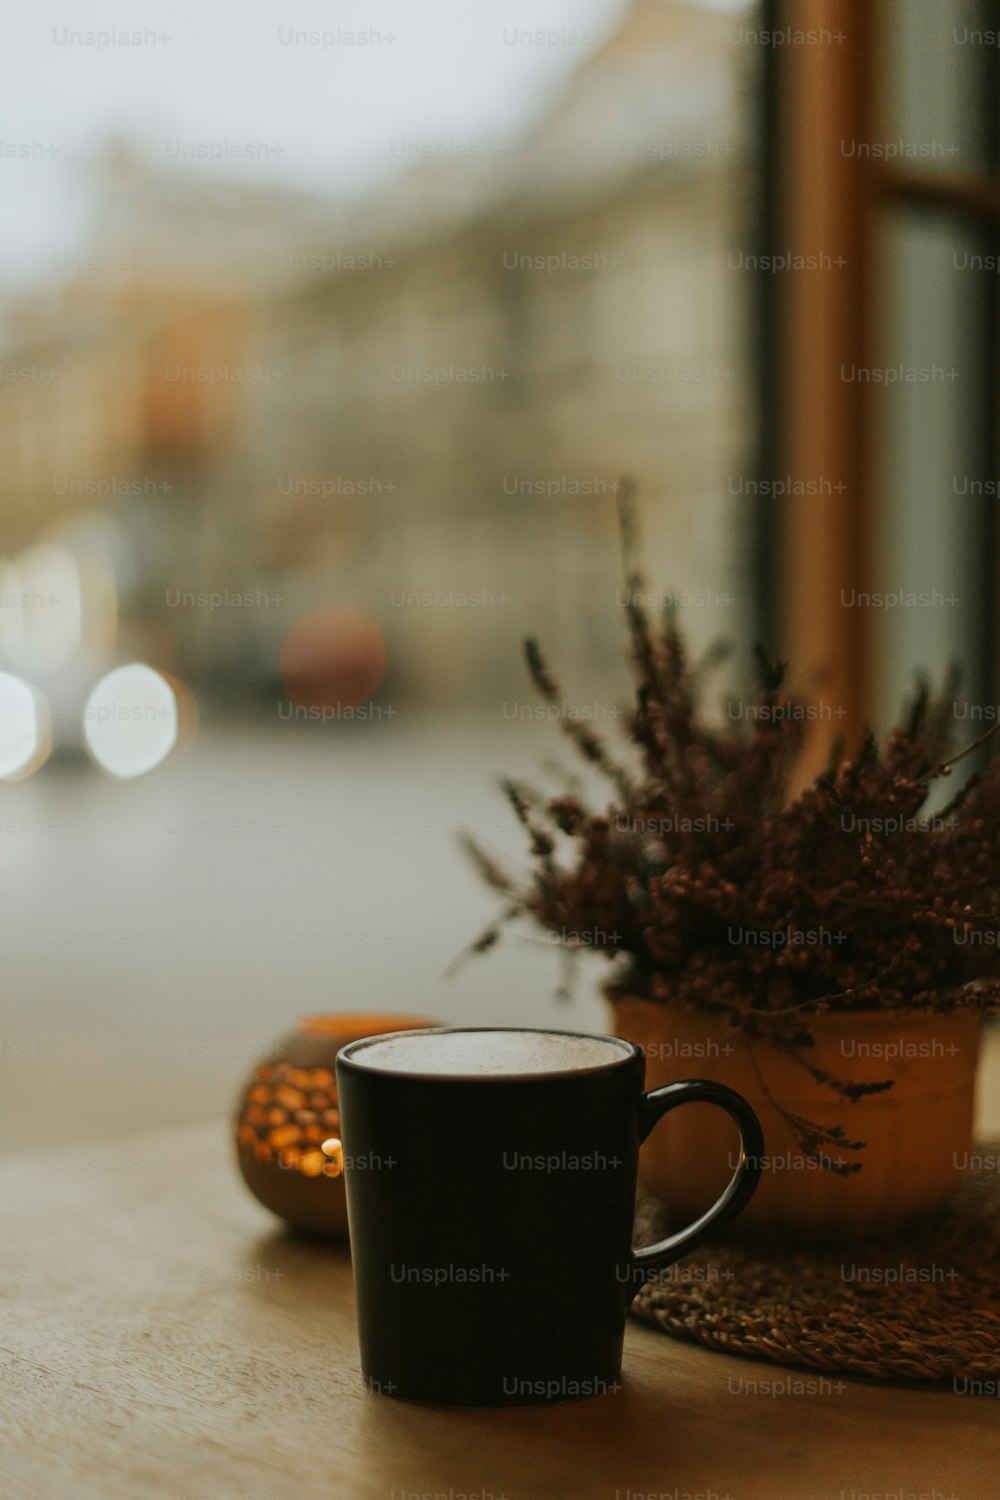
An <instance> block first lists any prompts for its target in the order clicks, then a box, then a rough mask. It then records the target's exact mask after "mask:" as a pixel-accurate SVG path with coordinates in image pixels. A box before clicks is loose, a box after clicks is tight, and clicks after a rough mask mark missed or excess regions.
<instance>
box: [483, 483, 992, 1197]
mask: <svg viewBox="0 0 1000 1500" xmlns="http://www.w3.org/2000/svg"><path fill="white" fill-rule="evenodd" d="M621 534H622V552H623V562H624V573H625V585H626V587H625V599H626V601H627V603H626V605H625V619H626V626H627V630H628V638H629V658H630V665H631V672H632V677H633V680H634V689H635V703H634V707H633V709H632V711H631V713H630V715H629V718H628V720H627V728H628V734H629V737H630V739H631V741H632V743H633V752H632V755H631V760H632V761H633V762H635V764H633V765H623V764H621V763H620V762H619V760H618V759H617V758H616V757H615V756H613V755H612V754H611V753H610V752H609V751H608V749H607V748H606V746H605V745H604V743H603V742H602V740H601V739H600V738H599V736H597V735H596V734H595V733H594V731H593V730H592V728H591V727H590V726H589V725H588V724H586V723H585V722H583V721H582V720H580V719H578V718H575V717H570V716H567V715H566V714H565V713H564V712H563V713H561V716H560V719H559V727H560V729H561V731H562V732H563V733H564V734H565V735H566V737H567V738H568V740H569V741H570V743H571V744H572V745H573V746H574V748H575V749H576V750H577V752H578V753H579V754H580V755H581V756H582V757H583V759H584V760H585V761H586V762H587V763H588V765H589V766H590V767H591V768H593V769H594V770H595V771H597V772H598V773H600V774H601V775H602V776H603V778H604V779H605V780H606V781H607V782H608V783H609V786H610V790H611V800H610V801H609V802H608V804H607V805H605V806H603V807H601V808H593V807H589V806H587V805H585V802H584V800H583V796H582V794H581V793H580V791H579V790H574V791H572V792H570V793H567V794H564V795H560V796H556V797H546V796H544V795H542V794H540V793H538V792H536V791H534V790H532V789H531V788H528V787H525V786H522V785H515V784H514V783H512V782H510V781H505V782H504V783H503V789H504V792H505V795H506V796H507V799H508V801H509V802H510V805H511V807H512V809H513V811H514V814H515V816H516V818H517V819H518V821H519V822H520V823H521V825H522V827H523V829H524V831H525V833H526V834H527V836H528V839H529V842H530V851H531V859H532V864H531V871H530V874H529V875H528V876H527V877H520V878H519V877H515V876H512V875H509V874H508V873H507V872H506V871H505V870H504V869H503V868H502V867H501V865H500V864H499V863H498V862H497V861H496V860H495V859H494V858H493V857H492V856H491V855H490V854H488V853H487V852H486V851H485V850H484V849H482V848H481V847H480V846H479V845H478V844H477V843H476V841H475V840H474V839H471V838H470V839H468V840H466V845H467V848H468V850H469V852H470V853H471V855H472V857H473V859H474V861H475V863H476V866H477V868H478V870H479V872H480V875H481V876H482V877H483V878H484V879H485V880H486V882H487V883H488V884H489V885H490V886H491V887H492V888H493V889H494V890H495V891H496V892H498V894H499V895H500V897H501V899H502V903H503V905H502V910H501V913H500V915H499V917H498V918H497V919H496V921H495V922H494V923H492V924H491V925H490V926H489V927H488V928H487V930H486V931H485V932H484V933H483V934H482V935H481V936H480V937H479V939H478V940H477V941H476V942H475V943H474V944H473V945H472V951H479V952H482V951H485V950H486V949H487V948H489V947H491V946H493V945H494V944H495V943H496V942H497V941H498V939H499V938H500V936H501V933H502V929H503V927H504V925H505V924H506V923H507V922H509V921H512V920H515V919H518V918H523V917H527V918H529V919H530V920H532V921H533V922H535V923H538V924H540V925H541V926H542V927H543V928H545V929H546V930H547V931H548V932H549V933H550V934H554V935H555V940H556V942H559V941H560V940H562V941H564V942H565V941H566V939H565V935H566V934H579V933H584V932H586V933H588V934H589V936H590V944H589V946H592V947H593V948H594V949H595V951H598V952H600V953H601V954H602V955H604V956H606V957H608V958H610V959H611V960H613V962H614V965H615V971H614V975H613V980H614V985H615V987H617V988H620V989H622V990H624V991H628V992H630V993H632V994H640V995H645V996H647V997H649V998H651V999H653V1000H662V1001H664V1002H667V1001H669V1002H671V1003H673V1004H679V1005H682V1006H693V1007H697V1008H699V1009H701V1010H706V1011H714V1012H722V1013H724V1014H725V1015H727V1016H728V1017H729V1018H730V1021H731V1024H732V1025H733V1026H734V1027H736V1028H737V1030H738V1031H739V1032H740V1033H742V1035H743V1037H744V1038H745V1040H746V1042H747V1043H748V1045H749V1046H750V1050H751V1056H753V1047H754V1043H755V1042H758V1041H759V1042H767V1043H769V1044H770V1045H772V1046H775V1047H777V1048H779V1049H781V1050H783V1051H784V1052H786V1053H787V1054H788V1055H789V1056H791V1057H792V1058H794V1059H795V1060H796V1061H797V1062H798V1063H799V1064H800V1065H801V1066H802V1067H803V1068H804V1069H806V1070H807V1071H808V1072H809V1073H810V1074H811V1075H812V1077H813V1078H814V1079H815V1080H816V1081H817V1082H818V1083H820V1084H821V1085H823V1086H824V1087H826V1088H829V1089H831V1090H832V1091H833V1092H834V1093H836V1094H839V1095H841V1096H843V1097H844V1098H848V1099H858V1098H860V1097H862V1096H863V1095H865V1094H867V1093H873V1092H878V1091H879V1090H882V1089H886V1088H890V1087H891V1086H892V1080H891V1079H886V1080H885V1081H884V1082H881V1083H875V1084H859V1083H853V1082H851V1081H850V1080H848V1079H841V1078H835V1077H832V1076H831V1075H830V1074H828V1073H826V1072H825V1071H823V1070H822V1069H820V1068H819V1067H817V1066H816V1064H815V1063H814V1062H813V1061H812V1060H811V1053H812V1049H813V1036H812V1033H811V1031H810V1025H809V1021H810V1017H815V1016H818V1015H820V1014H822V1013H823V1012H825V1011H851V1010H872V1009H879V1008H891V1009H903V1010H907V1011H916V1012H923V1013H926V1014H937V1013H944V1012H952V1011H955V1010H957V1009H960V1008H963V1007H964V1008H969V1009H971V1010H975V1011H979V1012H983V1013H985V1012H988V1011H992V1010H994V1009H995V1008H996V1006H997V1004H998V1001H1000V977H998V972H1000V966H998V964H997V960H996V948H995V946H991V945H990V941H989V936H988V934H995V933H996V932H997V931H998V930H1000V761H998V760H997V759H995V758H994V759H992V760H991V761H990V762H989V764H988V766H987V769H986V770H985V771H983V772H982V773H981V774H979V775H977V776H974V777H972V778H971V779H970V780H969V781H968V782H967V783H966V784H965V785H964V786H963V787H962V789H961V790H960V791H959V792H958V794H957V795H956V796H955V797H954V798H953V799H952V801H951V802H950V803H949V804H948V806H947V807H945V808H944V809H943V810H942V811H940V812H938V813H936V814H935V815H934V816H933V817H928V816H926V815H924V814H923V813H922V809H923V808H924V805H925V803H926V801H927V798H928V794H929V791H930V789H931V788H932V787H933V786H934V785H935V784H936V783H937V782H938V781H939V780H940V779H941V778H943V777H947V776H948V775H949V773H950V772H951V768H952V766H953V765H954V764H955V762H956V760H958V759H960V758H961V757H960V756H954V757H952V758H950V759H949V727H950V724H949V714H948V704H949V701H950V698H949V693H952V694H953V691H954V683H953V682H951V681H950V682H949V683H947V684H946V685H945V691H944V692H943V693H942V694H941V695H940V697H938V698H934V697H932V696H931V694H930V693H929V692H928V690H927V688H926V687H923V688H921V689H920V690H919V692H918V693H917V695H916V697H915V699H914V701H913V703H912V704H911V705H910V706H909V709H908V712H907V713H906V715H905V717H904V719H903V721H902V723H901V724H900V725H899V726H898V727H897V728H896V729H895V730H894V731H893V732H892V733H891V734H890V735H889V736H888V738H887V740H886V742H885V744H884V745H882V746H881V747H880V746H879V745H878V744H877V743H876V741H875V738H874V737H873V736H871V735H869V736H868V737H867V738H866V740H865V742H864V744H863V745H862V747H861V749H860V751H859V753H858V754H857V755H856V756H855V757H854V758H853V759H850V760H838V759H836V758H835V760H834V763H832V764H831V765H830V767H829V769H828V770H827V771H826V772H825V773H824V774H823V775H822V776H820V777H819V778H818V779H817V780H816V781H815V782H814V783H813V784H812V785H811V786H809V787H807V788H806V789H805V790H804V791H802V792H799V793H798V794H797V795H792V794H791V792H790V786H791V780H792V774H793V771H794V769H795V766H796V763H797V761H798V758H799V755H800V753H801V750H802V747H803V742H804V739H805V733H806V730H807V728H808V723H809V717H810V716H809V713H808V712H807V706H806V705H804V704H802V703H801V702H799V701H798V700H795V699H792V698H789V697H787V696H785V695H784V693H783V689H784V684H785V679H786V666H785V664H784V663H780V662H770V661H768V660H766V659H765V658H764V657H763V655H761V656H759V664H758V665H759V671H758V683H757V692H756V698H755V702H754V709H753V712H752V713H751V714H750V715H749V716H747V717H746V718H744V719H741V720H740V721H738V722H734V721H731V720H730V721H728V722H726V724H725V726H724V728H722V729H719V728H715V727H711V726H710V724H709V723H708V722H707V720H706V717H705V715H704V712H703V709H702V699H703V696H704V693H703V680H704V678H705V676H706V674H707V671H708V670H710V668H711V666H712V665H714V664H715V663H716V661H717V660H718V659H719V655H720V653H719V652H718V651H713V652H712V653H710V654H709V657H708V658H707V659H706V660H705V661H703V662H702V663H701V664H699V665H697V666H692V665H690V664H689V662H688V659H687V654H686V652H685V648H684V643H683V640H682V639H681V636H680V634H679V632H678V631H677V629H676V627H675V625H674V623H673V621H672V620H671V618H670V617H669V615H668V616H665V617H664V618H663V619H662V620H660V621H658V622H654V621H652V620H651V619H650V618H649V616H648V614H647V612H646V610H645V609H644V608H643V606H642V604H641V602H639V601H641V600H642V599H643V597H644V596H645V592H646V591H645V589H644V586H643V579H642V575H641V573H640V571H639V569H638V568H637V566H636V563H635V526H634V515H633V507H632V491H631V488H630V487H628V486H626V487H625V489H624V495H623V499H622V502H621ZM525 656H526V660H527V666H528V671H529V674H530V676H531V678H532V680H533V682H534V684H535V687H536V688H537V690H538V692H539V693H540V695H541V697H542V698H543V699H544V700H545V701H546V702H547V703H549V704H553V705H559V704H562V703H563V702H564V701H565V700H564V699H563V696H562V693H561V691H560V689H559V686H558V684H557V682H556V680H555V678H554V677H553V675H552V673H551V671H550V670H549V668H548V666H547V664H546V662H545V659H544V657H543V655H542V652H541V650H540V648H539V646H538V644H537V642H535V641H533V640H529V641H528V642H526V646H525ZM986 738H988V736H986V735H984V736H981V737H980V739H979V740H976V741H975V742H974V743H973V744H972V745H970V746H968V747H967V748H966V750H964V751H963V752H962V755H965V754H968V753H969V752H970V751H971V750H972V749H974V748H975V747H976V746H978V745H979V744H980V743H982V741H983V740H985V739H986ZM963 930H964V933H965V935H966V940H965V941H960V940H957V939H956V933H957V932H960V931H963ZM816 931H826V932H829V933H831V934H836V936H837V941H836V942H826V943H824V942H816V943H798V944H796V943H795V942H791V941H787V940H786V941H773V942H760V941H750V940H748V941H740V940H739V939H740V938H741V937H749V938H752V937H753V936H754V935H761V934H764V935H767V934H770V935H772V936H775V937H778V936H780V935H785V937H786V939H787V937H788V935H789V934H793V933H802V934H805V933H809V932H816ZM977 932H978V934H979V937H978V940H977V937H976V934H977ZM734 933H735V934H736V940H734ZM568 948H569V950H570V954H569V956H570V958H572V948H573V942H572V940H570V942H569V944H568ZM772 1102H774V1103H775V1105H776V1107H777V1108H778V1109H779V1110H780V1111H781V1113H782V1114H783V1116H784V1118H785V1119H786V1121H787V1122H788V1124H789V1126H790V1128H791V1129H792V1130H793V1133H794V1134H795V1137H796V1139H797V1140H798V1141H799V1142H800V1144H801V1146H802V1148H803V1149H804V1150H805V1151H806V1152H807V1153H808V1154H809V1155H810V1156H812V1157H813V1158H814V1159H817V1160H819V1161H821V1162H822V1163H823V1164H824V1165H825V1166H827V1167H829V1168H831V1169H834V1170H841V1171H846V1170H852V1171H856V1170H858V1164H857V1163H852V1164H851V1166H850V1167H849V1168H848V1167H844V1166H842V1165H841V1166H835V1165H834V1163H832V1162H831V1161H830V1159H829V1158H828V1156H827V1155H826V1152H825V1150H824V1147H825V1146H827V1145H833V1144H836V1145H837V1146H838V1147H840V1148H848V1149H852V1148H853V1149H858V1148H860V1147H861V1146H862V1145H863V1143H862V1142H860V1141H848V1140H846V1139H845V1137H844V1135H843V1133H842V1132H840V1131H828V1130H825V1129H824V1128H823V1127H820V1126H817V1125H815V1124H812V1123H811V1122H809V1121H808V1120H804V1119H802V1118H801V1117H799V1116H797V1115H794V1114H792V1113H791V1112H789V1111H787V1110H785V1109H783V1108H782V1106H781V1104H780V1101H777V1100H773V1101H772Z"/></svg>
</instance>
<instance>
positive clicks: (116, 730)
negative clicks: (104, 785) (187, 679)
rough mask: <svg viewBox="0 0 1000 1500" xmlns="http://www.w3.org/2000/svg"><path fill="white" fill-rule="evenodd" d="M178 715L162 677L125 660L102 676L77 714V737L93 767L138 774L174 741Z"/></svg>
mask: <svg viewBox="0 0 1000 1500" xmlns="http://www.w3.org/2000/svg"><path fill="white" fill-rule="evenodd" d="M178 720H179V711H178V706H177V698H176V695H175V693H174V690H173V688H172V687H171V686H170V683H169V682H168V681H167V679H166V678H165V677H163V676H162V675H161V674H160V673H159V672H156V671H154V670H153V668H152V667H148V666H146V665H145V664H144V663H143V662H129V663H128V664H127V665H126V666H123V667H116V668H115V670H114V671H113V672H109V673H108V674H107V676H106V677H102V678H101V680H100V682H99V683H98V684H97V686H96V687H95V688H94V690H93V692H92V693H91V694H90V697H89V698H88V699H87V705H86V708H85V709H84V714H83V736H84V739H85V741H86V744H87V749H88V750H89V751H90V753H91V755H92V756H93V758H94V760H95V761H96V762H97V764H98V765H99V766H100V767H101V768H102V769H103V770H105V771H110V773H111V774H112V776H120V777H130V776H143V775H144V774H145V773H146V772H147V771H152V770H153V769H154V767H156V766H158V765H159V764H160V763H161V762H162V761H164V760H165V759H166V758H167V756H168V755H169V754H170V752H171V750H173V748H174V746H175V745H176V743H177V732H178Z"/></svg>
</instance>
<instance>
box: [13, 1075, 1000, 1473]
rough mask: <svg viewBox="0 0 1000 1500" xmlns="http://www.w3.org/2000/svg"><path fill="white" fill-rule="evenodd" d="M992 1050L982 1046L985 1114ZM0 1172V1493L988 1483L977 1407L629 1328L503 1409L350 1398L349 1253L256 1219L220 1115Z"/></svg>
mask: <svg viewBox="0 0 1000 1500" xmlns="http://www.w3.org/2000/svg"><path fill="white" fill-rule="evenodd" d="M998 1064H1000V1052H998V1050H997V1047H996V1046H995V1045H994V1046H993V1047H992V1048H991V1055H990V1067H989V1073H988V1080H989V1082H988V1088H987V1090H986V1091H985V1098H986V1104H987V1106H988V1108H987V1116H988V1118H987V1121H986V1123H988V1124H989V1125H991V1126H995V1125H996V1124H997V1118H996V1114H997V1109H996V1105H997V1101H1000V1087H997V1086H996V1085H997V1081H998V1074H1000V1066H998ZM0 1187H2V1193H3V1202H4V1204H5V1206H6V1212H5V1215H4V1228H3V1238H2V1245H0V1305H2V1309H3V1333H2V1337H0V1394H2V1403H0V1496H2V1497H3V1500H147V1497H156V1500H330V1497H335V1500H339V1497H341V1496H344V1497H349V1500H415V1497H419V1500H462V1497H463V1496H469V1497H472V1496H474V1497H476V1500H501V1497H506V1500H543V1497H550V1496H551V1497H555V1496H559V1497H571V1500H599V1497H606V1500H646V1497H648V1496H656V1497H658V1500H659V1497H663V1500H683V1497H684V1496H686V1495H689V1496H699V1497H702V1500H724V1497H726V1496H729V1497H730V1500H785V1497H787V1500H824V1497H829V1500H860V1497H862V1496H865V1495H868V1494H871V1493H872V1492H874V1493H876V1494H883V1495H885V1496H886V1497H887V1500H888V1497H890V1496H891V1497H893V1500H900V1497H901V1496H903V1495H906V1494H907V1493H908V1492H909V1493H912V1494H913V1495H915V1496H923V1497H926V1500H945V1497H954V1500H996V1497H997V1495H998V1494H1000V1438H998V1419H1000V1406H998V1404H997V1402H996V1401H993V1400H990V1399H984V1398H973V1397H968V1396H957V1395H953V1394H951V1393H950V1392H947V1391H942V1390H927V1389H922V1388H919V1387H918V1388H911V1389H900V1388H898V1387H890V1388H882V1387H875V1386H872V1385H868V1384H864V1383H863V1382H860V1381H852V1380H846V1381H843V1382H840V1381H830V1380H827V1381H826V1382H825V1383H824V1384H823V1386H822V1387H821V1389H820V1390H819V1391H816V1390H815V1385H816V1380H817V1377H810V1376H809V1375H808V1374H807V1373H806V1372H799V1371H795V1370H789V1369H786V1368H784V1367H782V1366H776V1365H775V1366H772V1365H768V1364H761V1363H757V1362H754V1361H747V1360H741V1359H736V1358H731V1357H729V1356H727V1355H721V1354H716V1353H711V1352H709V1351H707V1350H704V1349H701V1348H699V1347H697V1346H695V1345H688V1344H681V1343H677V1342H675V1341H674V1340H672V1339H669V1338H667V1337H665V1336H664V1335H662V1334H659V1333H656V1332H655V1331H653V1330H651V1329H648V1328H645V1327H643V1326H640V1325H637V1324H633V1325H630V1327H629V1330H628V1334H627V1339H626V1355H625V1373H624V1381H623V1389H622V1390H621V1392H619V1393H618V1394H616V1395H607V1396H602V1397H600V1398H597V1399H595V1400H591V1401H584V1402H580V1403H574V1404H569V1405H563V1406H553V1407H548V1408H540V1407H535V1408H529V1409H524V1410H515V1411H481V1410H447V1409H439V1408H427V1407H418V1406H412V1405H407V1404H405V1403H403V1402H399V1401H393V1400H391V1399H388V1398H386V1397H383V1396H376V1395H370V1394H368V1393H367V1392H366V1391H365V1390H364V1388H363V1385H362V1381H361V1376H360V1372H359V1366H358V1353H357V1342H356V1337H355V1328H354V1307H353V1293H352V1281H351V1269H350V1260H349V1256H348V1252H347V1251H346V1249H336V1248H334V1249H324V1248H320V1247H317V1246H315V1245H309V1244H304V1243H301V1242H298V1241H295V1240H293V1239H290V1238H287V1237H286V1236H285V1235H284V1234H282V1233H281V1232H280V1231H277V1230H275V1228H274V1222H275V1221H274V1220H272V1219H271V1218H270V1216H269V1215H268V1214H267V1213H265V1211H264V1210H263V1209H261V1208H259V1207H258V1205H257V1204H256V1203H255V1202H254V1201H253V1200H252V1199H251V1198H250V1197H249V1196H248V1194H247V1193H246V1191H245V1189H244V1188H243V1185H242V1183H241V1182H240V1181H239V1179H238V1178H237V1175H236V1173H235V1171H234V1168H233V1165H232V1163H231V1161H230V1159H229V1152H228V1142H227V1133H226V1130H225V1128H224V1127H223V1126H221V1125H198V1126H184V1127H180V1128H172V1129H170V1130H166V1131H158V1132H155V1133H151V1134H147V1135H143V1136H136V1137H132V1138H130V1139H128V1140H123V1141H115V1142H112V1143H111V1144H107V1143H105V1144H102V1145H97V1146H89V1147H84V1148H78V1149H76V1150H74V1151H72V1152H61V1153H44V1154H41V1153H36V1154H33V1155H31V1156H22V1157H19V1158H14V1159H9V1160H8V1161H7V1162H6V1163H5V1164H3V1165H2V1167H0ZM428 1354H429V1357H433V1352H432V1351H428ZM747 1380H757V1381H765V1382H767V1381H770V1382H776V1383H777V1384H778V1385H779V1387H781V1386H783V1387H784V1388H785V1389H784V1390H782V1391H779V1393H778V1394H776V1395H767V1394H760V1393H757V1394H748V1393H747V1392H746V1390H745V1388H744V1385H743V1382H745V1381H747ZM803 1385H805V1389H802V1387H803Z"/></svg>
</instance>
